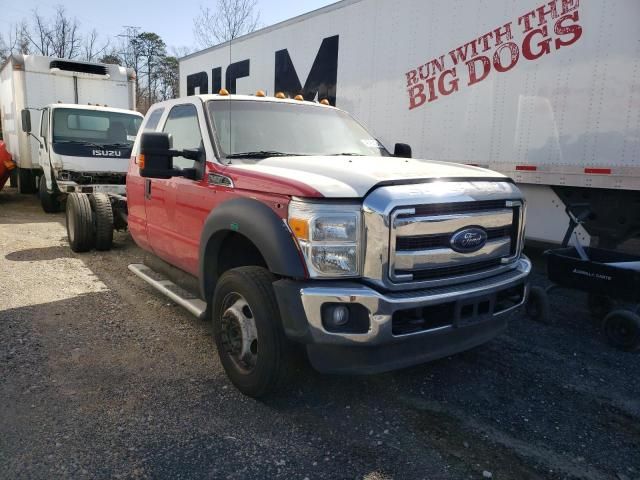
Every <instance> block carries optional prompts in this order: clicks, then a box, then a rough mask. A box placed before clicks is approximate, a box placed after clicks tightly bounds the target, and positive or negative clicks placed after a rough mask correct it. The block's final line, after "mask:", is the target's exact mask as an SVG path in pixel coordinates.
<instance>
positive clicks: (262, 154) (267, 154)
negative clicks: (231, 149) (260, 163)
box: [227, 150, 300, 158]
mask: <svg viewBox="0 0 640 480" xmlns="http://www.w3.org/2000/svg"><path fill="white" fill-rule="evenodd" d="M299 155H300V154H299V153H286V152H278V151H275V150H260V151H257V152H239V153H230V154H229V155H227V158H269V157H297V156H299Z"/></svg>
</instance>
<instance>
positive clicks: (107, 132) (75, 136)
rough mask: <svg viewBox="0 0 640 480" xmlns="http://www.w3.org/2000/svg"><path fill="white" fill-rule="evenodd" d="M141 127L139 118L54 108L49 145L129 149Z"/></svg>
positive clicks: (112, 113)
mask: <svg viewBox="0 0 640 480" xmlns="http://www.w3.org/2000/svg"><path fill="white" fill-rule="evenodd" d="M141 123H142V118H141V117H140V116H138V115H131V114H127V113H120V112H108V111H102V110H81V109H77V108H56V109H55V110H54V111H53V143H83V144H95V145H99V146H105V145H114V146H123V147H124V146H131V145H132V144H133V142H134V140H135V139H136V134H137V133H138V129H139V128H140V124H141Z"/></svg>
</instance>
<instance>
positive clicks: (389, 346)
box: [274, 256, 531, 373]
mask: <svg viewBox="0 0 640 480" xmlns="http://www.w3.org/2000/svg"><path fill="white" fill-rule="evenodd" d="M530 271H531V262H530V261H529V260H528V259H527V258H526V257H524V256H523V257H522V258H521V259H520V260H518V261H517V264H516V266H515V268H514V269H512V270H510V271H508V272H505V273H502V274H500V275H496V276H494V277H490V278H486V279H483V280H479V281H475V282H468V283H465V284H460V285H454V286H447V287H439V288H430V289H424V290H414V291H404V292H392V293H381V292H378V291H377V290H374V289H373V288H371V287H369V286H366V285H364V284H360V283H355V282H319V281H315V282H297V281H293V280H280V281H278V282H276V283H275V284H274V287H275V290H276V296H277V298H278V303H279V306H280V312H281V314H282V320H283V325H284V329H285V333H286V334H287V336H288V337H289V338H290V339H292V340H295V341H298V342H302V343H305V344H306V345H307V352H308V354H309V359H310V360H311V363H312V364H313V366H314V367H315V368H316V369H317V370H319V371H322V372H332V373H374V372H381V371H386V370H393V369H396V368H402V367H406V366H409V365H414V364H418V363H422V362H425V361H429V360H435V359H437V358H442V357H445V356H448V355H452V354H454V353H457V352H460V351H463V350H467V349H469V348H473V347H475V346H477V345H480V344H482V343H484V342H486V341H488V340H490V339H491V338H493V337H495V336H496V335H498V334H499V333H500V332H501V331H502V330H504V329H505V328H506V325H507V317H508V315H507V314H508V313H509V312H511V311H513V310H515V309H517V308H518V307H520V306H521V305H522V304H523V303H524V301H525V299H526V296H527V291H528V284H527V277H528V275H529V273H530ZM514 291H515V292H520V293H519V298H518V300H517V301H516V302H515V303H513V304H507V306H506V307H505V302H503V301H501V298H502V297H501V295H502V296H504V294H506V293H509V294H512V293H513V292H514ZM324 304H346V305H354V304H355V305H361V306H363V307H364V308H365V309H366V311H367V312H368V317H369V328H368V330H367V331H366V332H364V333H337V332H333V331H328V330H327V329H326V328H325V326H324V325H323V322H322V306H323V305H324ZM430 307H438V308H437V309H436V310H437V311H442V310H443V308H444V309H445V311H447V312H451V315H450V316H446V318H445V321H444V322H443V321H442V319H440V320H439V321H438V322H436V323H433V325H429V322H430V318H429V312H431V311H434V312H435V311H436V310H434V309H431V308H430ZM416 310H417V311H420V312H426V313H425V315H426V317H425V318H424V324H425V326H424V328H422V329H420V330H419V331H413V332H411V333H399V332H398V329H397V324H395V325H394V322H397V321H398V317H399V316H401V315H402V312H405V311H416Z"/></svg>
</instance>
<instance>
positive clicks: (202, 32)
mask: <svg viewBox="0 0 640 480" xmlns="http://www.w3.org/2000/svg"><path fill="white" fill-rule="evenodd" d="M256 7H257V0H218V3H217V5H216V7H215V8H214V9H210V8H209V7H203V6H202V5H200V12H199V14H198V16H196V17H195V18H194V19H193V35H194V37H195V39H196V42H197V43H198V44H199V45H200V46H201V47H202V48H207V47H212V46H213V45H218V44H220V43H224V42H228V41H230V40H233V39H234V38H237V37H239V36H241V35H245V34H247V33H251V32H253V31H254V30H256V29H257V28H258V25H259V22H260V14H259V12H258V11H257V9H256Z"/></svg>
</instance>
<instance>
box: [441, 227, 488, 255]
mask: <svg viewBox="0 0 640 480" xmlns="http://www.w3.org/2000/svg"><path fill="white" fill-rule="evenodd" d="M449 243H450V244H451V248H452V249H453V250H455V251H456V252H460V253H472V252H477V251H478V250H480V249H481V248H482V247H484V245H485V243H487V232H486V231H485V230H484V229H483V228H480V227H468V228H463V229H462V230H458V231H457V232H456V233H454V234H453V235H452V236H451V240H450V241H449Z"/></svg>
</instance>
